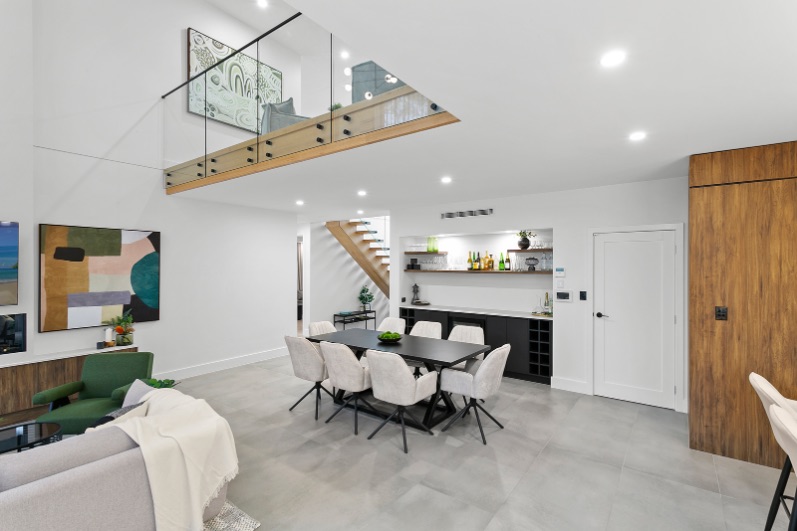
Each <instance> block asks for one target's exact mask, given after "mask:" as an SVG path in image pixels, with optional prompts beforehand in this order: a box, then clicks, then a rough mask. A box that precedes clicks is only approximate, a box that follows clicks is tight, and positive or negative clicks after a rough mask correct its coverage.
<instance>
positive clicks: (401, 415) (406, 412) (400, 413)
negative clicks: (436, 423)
mask: <svg viewBox="0 0 797 531" xmlns="http://www.w3.org/2000/svg"><path fill="white" fill-rule="evenodd" d="M396 415H398V419H399V422H401V437H402V438H403V439H404V453H405V454H406V453H408V452H407V427H406V426H405V425H404V415H409V416H410V418H411V419H412V421H413V422H415V424H417V425H419V426H423V429H425V430H426V432H427V433H429V435H434V433H433V432H432V430H430V429H429V428H427V427H426V425H425V424H424V423H422V422H418V419H416V418H415V415H413V414H412V412H410V410H408V409H407V408H406V407H404V406H398V407H397V408H396V410H395V411H394V412H393V413H391V414H390V416H389V417H388V418H386V419H385V420H383V421H382V424H380V425H379V427H378V428H376V429H375V430H374V432H373V433H372V434H371V435H369V436H368V440H369V441H370V440H371V438H372V437H373V436H374V435H376V434H377V433H379V430H381V429H382V428H383V427H384V426H385V424H387V423H388V422H390V420H391V419H392V418H393V417H395V416H396Z"/></svg>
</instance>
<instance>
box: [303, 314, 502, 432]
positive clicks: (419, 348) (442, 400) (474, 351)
mask: <svg viewBox="0 0 797 531" xmlns="http://www.w3.org/2000/svg"><path fill="white" fill-rule="evenodd" d="M380 334H382V332H380V331H379V330H366V329H363V328H349V329H348V330H339V331H337V332H330V333H328V334H319V335H317V336H310V337H308V338H307V339H308V340H310V341H313V342H315V343H320V342H322V341H328V342H330V343H340V344H341V345H346V346H347V347H349V348H350V349H352V351H354V353H355V354H356V355H357V357H361V356H362V355H363V354H364V353H365V351H367V350H379V351H381V352H393V353H395V354H398V355H399V356H401V357H402V358H404V360H406V361H414V362H420V363H422V364H423V365H424V366H425V367H426V370H428V371H429V372H432V371H436V372H437V391H436V392H435V394H434V395H433V396H432V397H431V398H430V399H428V400H424V401H422V402H420V403H419V406H421V407H425V412H424V415H423V424H424V426H425V427H428V428H431V427H433V426H436V425H437V424H439V423H441V422H443V421H444V420H445V419H447V418H449V417H450V416H451V415H453V414H455V413H456V412H457V407H456V406H455V405H454V402H453V401H452V400H451V397H450V396H449V395H448V394H446V393H442V392H441V391H440V373H441V372H442V370H443V369H445V368H449V367H453V366H454V365H457V364H459V363H462V362H463V361H466V360H469V359H472V358H474V357H476V356H478V355H479V354H482V353H485V352H488V351H489V350H490V345H477V344H474V343H463V342H460V341H449V340H447V339H435V338H430V337H420V336H410V335H404V336H402V337H401V340H400V341H398V342H397V343H387V342H383V341H380V339H379V337H378V336H379V335H380ZM344 391H345V390H338V391H337V393H336V394H335V402H336V403H339V404H341V403H343V394H344ZM374 409H376V411H373V412H372V413H373V414H375V415H377V416H379V417H381V418H387V416H388V415H390V413H392V409H391V410H387V409H384V408H381V407H379V403H377V404H375V406H374ZM361 411H363V410H361ZM405 422H406V423H407V425H409V426H413V427H415V428H419V429H424V426H415V425H414V424H415V423H414V422H411V421H410V419H405Z"/></svg>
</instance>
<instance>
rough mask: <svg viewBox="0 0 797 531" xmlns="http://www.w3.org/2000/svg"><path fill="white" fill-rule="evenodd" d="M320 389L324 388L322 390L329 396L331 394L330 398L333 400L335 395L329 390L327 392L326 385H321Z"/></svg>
mask: <svg viewBox="0 0 797 531" xmlns="http://www.w3.org/2000/svg"><path fill="white" fill-rule="evenodd" d="M321 389H323V390H324V392H325V393H326V394H328V395H329V396H331V397H332V400H335V395H334V394H332V393H330V392H329V389H327V388H326V387H324V386H323V385H322V386H321ZM332 389H333V390H334V389H335V388H334V387H333V388H332Z"/></svg>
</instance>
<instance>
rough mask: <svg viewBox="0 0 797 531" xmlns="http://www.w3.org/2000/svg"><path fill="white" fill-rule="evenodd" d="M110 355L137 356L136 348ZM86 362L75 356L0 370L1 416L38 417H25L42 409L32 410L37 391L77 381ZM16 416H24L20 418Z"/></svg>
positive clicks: (33, 416) (81, 357)
mask: <svg viewBox="0 0 797 531" xmlns="http://www.w3.org/2000/svg"><path fill="white" fill-rule="evenodd" d="M112 352H114V353H116V352H138V348H136V347H132V348H128V349H120V350H114V351H112ZM85 359H86V356H75V357H72V358H62V359H58V360H50V361H43V362H40V363H27V364H25V365H16V366H13V367H3V368H0V416H4V417H11V416H12V415H13V418H15V419H16V418H20V419H21V420H27V419H30V418H35V417H36V416H38V414H41V413H38V414H37V412H36V411H31V413H30V414H29V415H27V416H26V415H25V414H24V413H25V412H27V411H28V410H31V409H41V408H33V403H32V402H31V400H32V398H33V395H35V394H36V393H38V392H39V391H44V390H46V389H51V388H53V387H56V386H59V385H63V384H65V383H69V382H76V381H78V380H80V374H81V372H82V371H83V362H84V361H85ZM45 410H46V408H45ZM19 413H23V415H22V416H20V415H19ZM22 417H24V418H22Z"/></svg>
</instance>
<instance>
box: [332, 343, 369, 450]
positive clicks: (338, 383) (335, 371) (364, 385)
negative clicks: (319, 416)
mask: <svg viewBox="0 0 797 531" xmlns="http://www.w3.org/2000/svg"><path fill="white" fill-rule="evenodd" d="M321 353H322V354H323V355H324V361H325V362H326V364H327V371H328V372H329V382H330V384H331V385H332V386H334V387H335V388H337V389H342V390H343V391H348V392H349V393H351V394H350V395H349V396H348V397H346V398H345V399H344V402H343V405H341V406H340V407H339V408H338V409H337V411H335V412H334V413H333V414H332V416H330V417H329V418H328V419H327V420H326V422H327V423H329V421H330V420H332V419H334V418H335V416H336V415H337V414H338V413H340V412H341V411H342V410H343V408H345V407H346V406H348V405H349V402H351V401H352V400H354V435H357V434H358V425H357V416H358V415H357V413H358V411H357V408H358V406H359V403H360V402H363V403H364V404H365V405H366V406H368V407H369V408H370V409H371V411H375V410H374V408H373V406H372V405H371V404H370V403H368V401H367V400H365V399H364V398H363V397H362V395H361V393H362V392H363V391H367V390H368V389H370V388H371V373H370V372H369V370H368V363H367V358H366V357H365V356H363V357H362V358H361V359H359V360H358V359H357V356H356V355H355V354H354V352H352V350H351V349H350V348H349V347H347V346H346V345H341V344H339V343H329V342H327V341H322V342H321Z"/></svg>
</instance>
